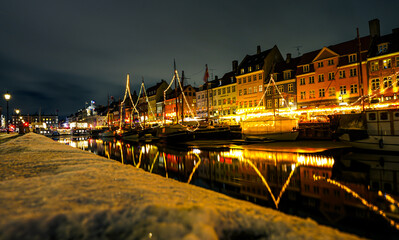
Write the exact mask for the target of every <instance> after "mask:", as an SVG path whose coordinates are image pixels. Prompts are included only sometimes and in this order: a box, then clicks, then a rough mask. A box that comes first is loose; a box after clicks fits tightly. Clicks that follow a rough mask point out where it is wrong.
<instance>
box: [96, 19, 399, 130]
mask: <svg viewBox="0 0 399 240" xmlns="http://www.w3.org/2000/svg"><path fill="white" fill-rule="evenodd" d="M369 31H370V34H369V35H367V36H364V37H359V36H357V37H355V38H354V39H352V40H349V41H346V42H342V43H338V44H335V45H331V46H327V47H323V48H321V49H318V50H315V51H311V52H307V53H304V54H303V55H301V56H299V57H296V58H294V57H292V55H291V54H287V55H286V56H285V57H283V56H282V54H281V52H280V50H279V49H278V47H277V46H273V47H272V48H269V49H267V50H264V51H262V49H261V47H260V46H257V48H256V53H255V54H252V55H246V56H245V57H244V58H243V59H242V60H241V62H238V61H237V60H234V61H232V68H231V71H230V72H227V73H225V74H223V76H222V77H221V78H219V77H218V76H215V77H214V79H211V80H209V81H206V82H204V84H203V85H201V86H199V87H198V88H196V87H193V86H191V85H186V86H184V84H183V86H182V88H180V87H179V85H176V88H177V91H175V90H173V89H172V88H170V86H169V83H167V82H166V81H164V80H162V81H161V82H159V83H157V84H156V85H154V86H151V87H149V88H148V89H146V94H144V93H140V94H139V95H140V96H137V94H133V96H132V97H133V102H136V101H138V105H137V110H138V111H139V114H136V118H140V119H141V120H142V121H143V120H144V121H161V120H176V118H180V119H181V118H186V117H194V116H195V117H198V118H203V119H206V118H218V119H233V120H234V121H240V119H242V116H246V115H248V114H251V113H267V112H269V113H270V112H277V113H279V114H283V113H287V112H292V111H295V112H296V113H299V114H300V113H301V112H302V113H306V114H307V115H308V116H309V114H312V113H319V112H320V111H324V112H325V113H326V114H330V113H333V112H339V111H341V112H342V111H351V112H353V111H360V110H361V109H363V108H365V107H380V106H382V107H384V106H385V107H386V106H396V105H397V102H398V96H397V94H398V90H399V87H398V82H399V74H398V72H399V29H393V30H392V33H390V34H387V35H381V34H380V23H379V20H378V19H374V20H371V21H369ZM181 79H182V80H183V82H184V73H183V74H182V78H181ZM176 88H175V89H176ZM183 95H184V98H183ZM109 109H110V108H108V112H107V113H108V116H111V118H109V117H108V121H109V122H110V123H111V122H114V125H117V124H120V122H123V123H124V124H126V123H129V122H130V123H131V122H132V121H133V120H132V116H135V114H132V113H134V111H133V108H132V105H131V104H130V105H129V104H128V103H126V105H125V106H124V107H123V108H121V106H120V102H115V103H114V107H113V108H112V107H111V111H109ZM121 110H122V111H121ZM103 115H104V114H103ZM119 115H121V117H119ZM121 120H122V121H121Z"/></svg>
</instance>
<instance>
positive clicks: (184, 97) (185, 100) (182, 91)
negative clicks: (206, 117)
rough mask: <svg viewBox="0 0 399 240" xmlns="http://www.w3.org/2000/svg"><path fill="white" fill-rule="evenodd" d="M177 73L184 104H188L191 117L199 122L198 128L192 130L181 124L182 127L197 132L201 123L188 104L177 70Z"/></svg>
mask: <svg viewBox="0 0 399 240" xmlns="http://www.w3.org/2000/svg"><path fill="white" fill-rule="evenodd" d="M175 71H176V76H177V82H178V83H179V87H180V90H181V94H182V96H183V99H184V102H185V103H186V105H187V107H188V110H189V112H190V114H191V117H192V118H193V119H194V120H195V121H196V122H197V126H196V127H195V128H194V129H190V128H189V126H184V125H183V124H180V125H181V126H184V127H186V128H187V130H188V131H190V132H194V131H196V130H197V129H198V128H199V125H200V123H199V122H198V120H197V119H195V115H194V113H193V111H192V110H191V107H190V105H189V104H188V101H187V98H186V95H185V94H184V90H183V87H182V85H181V82H180V78H179V73H178V72H177V70H175ZM176 114H177V113H176ZM182 121H183V119H182Z"/></svg>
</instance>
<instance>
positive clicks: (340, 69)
mask: <svg viewBox="0 0 399 240" xmlns="http://www.w3.org/2000/svg"><path fill="white" fill-rule="evenodd" d="M359 42H360V45H361V46H360V48H361V50H360V52H361V54H360V55H359V49H360V48H359ZM369 46H370V37H369V36H366V37H362V38H360V40H359V39H353V40H351V41H347V42H343V43H339V44H336V45H332V46H329V47H324V48H322V49H320V50H317V51H313V52H309V53H306V54H304V55H303V56H302V57H301V60H300V62H299V64H298V67H297V76H296V81H297V97H298V98H297V101H298V108H306V107H310V108H319V107H326V106H337V105H351V104H359V105H360V104H361V102H362V101H361V100H360V97H361V96H362V91H363V90H362V88H361V86H363V87H364V88H365V89H367V84H366V83H367V81H366V79H367V78H366V77H367V75H366V57H367V53H368V48H369ZM360 59H362V60H361V64H360ZM360 66H361V67H360ZM361 73H362V75H361ZM362 82H363V84H362Z"/></svg>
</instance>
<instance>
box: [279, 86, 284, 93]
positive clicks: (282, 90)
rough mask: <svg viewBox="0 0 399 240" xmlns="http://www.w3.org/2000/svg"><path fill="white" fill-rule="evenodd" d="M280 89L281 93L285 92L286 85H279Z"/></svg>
mask: <svg viewBox="0 0 399 240" xmlns="http://www.w3.org/2000/svg"><path fill="white" fill-rule="evenodd" d="M278 90H279V91H280V93H283V92H284V85H280V86H278Z"/></svg>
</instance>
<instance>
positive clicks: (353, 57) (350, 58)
mask: <svg viewBox="0 0 399 240" xmlns="http://www.w3.org/2000/svg"><path fill="white" fill-rule="evenodd" d="M348 58H349V63H353V62H356V61H357V57H356V54H351V55H349V56H348Z"/></svg>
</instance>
